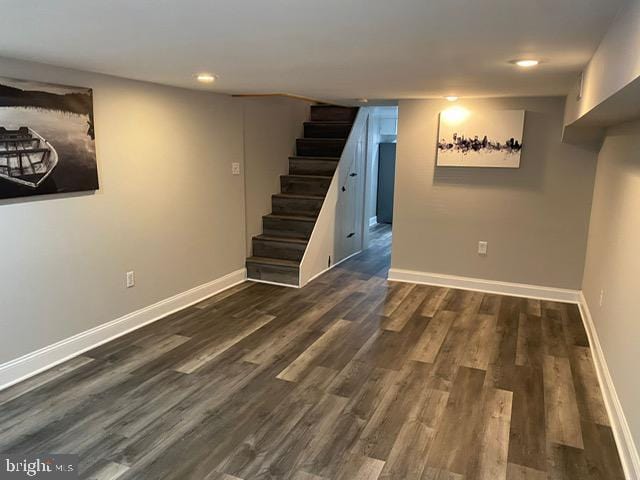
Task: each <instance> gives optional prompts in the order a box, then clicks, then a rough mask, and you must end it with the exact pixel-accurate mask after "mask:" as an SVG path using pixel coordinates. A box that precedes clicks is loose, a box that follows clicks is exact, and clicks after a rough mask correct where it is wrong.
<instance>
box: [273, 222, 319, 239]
mask: <svg viewBox="0 0 640 480" xmlns="http://www.w3.org/2000/svg"><path fill="white" fill-rule="evenodd" d="M313 225H314V222H303V221H300V220H283V219H279V218H269V217H263V219H262V232H263V233H264V234H265V235H271V236H274V237H293V238H304V239H308V238H309V237H310V236H311V232H313Z"/></svg>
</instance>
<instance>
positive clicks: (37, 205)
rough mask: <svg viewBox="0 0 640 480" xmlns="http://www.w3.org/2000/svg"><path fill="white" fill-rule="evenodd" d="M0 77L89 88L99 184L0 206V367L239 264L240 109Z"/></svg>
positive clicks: (22, 69)
mask: <svg viewBox="0 0 640 480" xmlns="http://www.w3.org/2000/svg"><path fill="white" fill-rule="evenodd" d="M0 72H1V74H2V75H3V76H7V77H16V78H26V79H33V80H40V81H48V82H54V83H63V84H71V85H80V86H86V87H92V88H93V89H94V101H95V104H94V107H95V123H96V148H97V155H98V163H99V176H100V185H101V187H100V190H99V191H97V192H96V193H95V194H91V193H88V194H76V195H56V196H50V197H47V198H42V197H40V198H28V199H18V200H11V201H7V200H3V201H0V232H2V252H4V254H3V255H2V261H1V262H0V269H1V274H0V312H2V313H1V314H0V331H1V332H2V335H0V363H2V362H4V361H7V360H9V359H12V358H15V357H18V356H20V355H22V354H25V353H28V352H30V351H33V350H35V349H38V348H40V347H43V346H46V345H50V344H52V343H54V342H56V341H58V340H61V339H64V338H66V337H69V336H71V335H73V334H76V333H79V332H82V331H84V330H87V329H90V328H92V327H95V326H98V325H100V324H102V323H104V322H108V321H110V320H113V319H115V318H117V317H120V316H122V315H124V314H126V313H129V312H132V311H135V310H137V309H139V308H141V307H145V306H147V305H150V304H153V303H155V302H157V301H159V300H162V299H165V298H167V297H170V296H172V295H175V294H177V293H180V292H183V291H185V290H188V289H190V288H192V287H195V286H198V285H201V284H203V283H206V282H210V281H212V280H214V279H216V278H219V277H221V276H223V275H225V274H228V273H230V272H232V271H234V270H237V269H240V268H242V267H243V266H244V259H245V218H244V207H243V204H244V192H243V184H244V180H243V178H242V176H232V175H231V163H232V162H242V159H243V139H242V108H241V107H242V106H241V104H240V103H238V102H237V101H235V100H233V99H232V98H230V97H228V96H221V95H214V94H211V93H206V92H196V91H190V90H184V89H178V88H170V87H163V86H159V85H154V84H149V83H141V82H135V81H129V80H123V79H118V78H114V77H108V76H104V75H96V74H89V73H81V72H77V71H72V70H65V69H59V68H52V67H48V66H44V65H38V64H30V63H23V62H17V61H11V60H4V59H0ZM128 270H135V272H136V282H137V285H136V286H135V287H134V288H131V289H126V288H125V287H124V282H125V272H126V271H128Z"/></svg>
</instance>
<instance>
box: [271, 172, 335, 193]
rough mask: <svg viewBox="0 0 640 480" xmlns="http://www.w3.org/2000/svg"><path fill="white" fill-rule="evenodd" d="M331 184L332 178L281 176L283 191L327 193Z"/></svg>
mask: <svg viewBox="0 0 640 480" xmlns="http://www.w3.org/2000/svg"><path fill="white" fill-rule="evenodd" d="M330 184H331V179H330V178H326V179H325V178H313V177H308V178H304V177H288V176H283V177H280V189H281V191H282V193H293V194H297V195H326V194H327V190H329V185H330Z"/></svg>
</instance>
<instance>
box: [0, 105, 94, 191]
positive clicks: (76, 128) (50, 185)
mask: <svg viewBox="0 0 640 480" xmlns="http://www.w3.org/2000/svg"><path fill="white" fill-rule="evenodd" d="M0 126H2V127H5V128H7V129H16V128H18V127H22V126H25V127H30V128H32V129H33V130H35V131H36V132H38V133H39V134H40V135H42V136H43V137H44V138H45V139H46V140H48V141H49V142H50V143H51V145H53V147H54V148H55V149H56V151H57V152H58V157H59V160H58V166H57V167H56V168H55V170H54V171H53V173H52V174H51V175H50V176H49V178H48V179H47V180H45V181H44V182H43V184H42V185H40V186H39V187H38V188H36V189H32V188H28V187H20V186H17V185H14V184H12V183H11V182H9V181H7V180H4V179H0V199H2V198H12V197H21V196H31V195H43V194H48V193H63V192H78V191H85V190H97V189H98V170H97V165H96V152H95V144H94V141H93V140H92V139H91V137H90V136H89V135H87V130H88V127H89V117H88V116H87V115H78V114H74V113H66V112H60V111H55V110H47V109H42V108H30V107H0Z"/></svg>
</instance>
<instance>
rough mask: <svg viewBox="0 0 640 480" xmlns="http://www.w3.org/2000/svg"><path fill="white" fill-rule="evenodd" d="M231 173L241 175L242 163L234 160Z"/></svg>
mask: <svg viewBox="0 0 640 480" xmlns="http://www.w3.org/2000/svg"><path fill="white" fill-rule="evenodd" d="M231 174H232V175H240V164H239V163H238V162H233V163H232V164H231Z"/></svg>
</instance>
